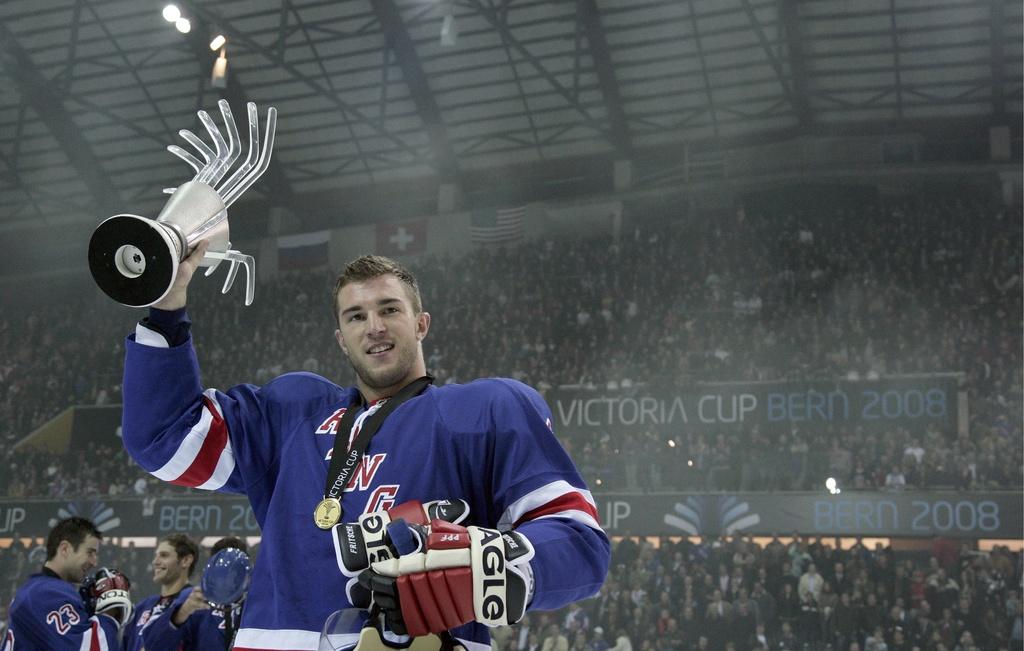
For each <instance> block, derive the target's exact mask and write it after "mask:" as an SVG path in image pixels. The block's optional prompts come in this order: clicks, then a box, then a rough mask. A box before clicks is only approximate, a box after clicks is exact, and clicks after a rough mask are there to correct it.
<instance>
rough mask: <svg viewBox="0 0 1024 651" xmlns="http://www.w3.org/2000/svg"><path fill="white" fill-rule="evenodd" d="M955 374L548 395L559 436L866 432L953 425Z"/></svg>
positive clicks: (553, 392) (564, 391) (559, 391)
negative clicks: (733, 430)
mask: <svg viewBox="0 0 1024 651" xmlns="http://www.w3.org/2000/svg"><path fill="white" fill-rule="evenodd" d="M957 381H958V380H957V376H956V375H954V374H942V375H928V376H915V377H900V378H883V379H878V380H862V381H846V380H843V381H831V382H826V381H813V382H750V383H731V382H730V383H716V384H706V385H699V386H693V387H671V386H665V387H641V388H632V389H628V390H618V391H607V390H602V389H583V388H580V389H563V388H553V389H550V390H548V391H547V392H546V393H545V398H546V399H547V401H548V404H549V405H550V406H551V411H552V413H553V414H554V416H555V426H556V430H559V431H588V430H589V431H616V430H619V431H622V430H626V431H633V430H635V429H637V428H644V429H646V428H651V429H655V430H662V431H675V432H678V431H686V430H687V428H700V429H702V430H707V428H708V427H714V426H724V425H741V426H742V425H747V426H753V425H760V426H761V427H762V428H763V427H766V426H769V427H770V426H777V425H786V426H789V427H800V426H813V425H853V426H858V427H862V428H863V429H864V430H865V431H868V432H879V431H885V430H891V428H893V427H895V426H903V427H907V428H910V429H920V428H923V427H924V426H926V425H928V424H931V423H935V424H937V425H939V426H942V427H944V428H950V429H953V428H955V427H956V424H957V406H958V403H957Z"/></svg>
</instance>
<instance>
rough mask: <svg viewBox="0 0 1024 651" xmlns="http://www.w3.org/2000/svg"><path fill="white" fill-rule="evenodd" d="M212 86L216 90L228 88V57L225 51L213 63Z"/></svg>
mask: <svg viewBox="0 0 1024 651" xmlns="http://www.w3.org/2000/svg"><path fill="white" fill-rule="evenodd" d="M210 85H211V86H213V87H214V88H227V87H228V57H227V53H226V52H225V51H224V50H221V51H220V56H218V57H217V60H216V61H214V62H213V70H212V71H211V72H210Z"/></svg>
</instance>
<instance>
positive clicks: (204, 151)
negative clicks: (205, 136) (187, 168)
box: [178, 129, 214, 181]
mask: <svg viewBox="0 0 1024 651" xmlns="http://www.w3.org/2000/svg"><path fill="white" fill-rule="evenodd" d="M178 135H179V136H181V137H182V138H184V139H185V141H186V142H187V143H188V144H190V145H192V146H193V147H195V148H196V151H198V152H199V153H200V154H201V155H202V157H203V159H204V161H205V162H204V163H203V168H202V169H201V170H199V173H198V174H196V175H195V177H193V179H192V180H193V181H198V180H199V177H201V176H202V174H203V172H205V171H206V169H207V168H208V167H209V166H210V163H212V162H213V159H214V153H213V150H212V149H210V147H209V146H207V144H206V143H205V142H203V141H202V140H200V139H199V137H198V136H197V135H196V134H194V133H192V132H191V131H189V130H188V129H182V130H181V131H179V132H178Z"/></svg>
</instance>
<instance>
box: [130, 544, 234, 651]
mask: <svg viewBox="0 0 1024 651" xmlns="http://www.w3.org/2000/svg"><path fill="white" fill-rule="evenodd" d="M232 547H233V548H235V549H241V550H242V551H244V552H248V546H247V545H246V544H245V542H244V541H243V540H241V539H239V538H236V537H234V536H228V537H226V538H221V539H220V540H218V541H217V542H216V543H214V545H213V549H212V550H211V552H210V553H211V555H214V554H216V553H217V552H219V551H220V550H222V549H228V548H232ZM242 603H243V602H242V601H239V602H238V603H236V604H231V605H228V606H227V607H218V608H211V607H210V603H209V602H208V601H207V600H206V596H205V595H204V594H203V591H202V589H201V588H199V587H195V588H193V587H186V588H185V589H183V590H182V591H181V593H180V594H179V595H178V596H177V597H176V598H175V600H174V603H173V604H171V606H170V607H169V608H167V609H166V610H165V611H164V612H163V614H161V615H160V617H159V618H157V619H156V620H155V621H151V622H150V625H149V626H147V627H146V629H145V630H144V631H143V633H142V637H143V639H144V640H145V650H146V651H223V650H226V649H230V648H231V646H230V645H231V642H232V641H233V640H234V636H235V633H236V632H237V630H238V623H239V621H240V617H241V614H242Z"/></svg>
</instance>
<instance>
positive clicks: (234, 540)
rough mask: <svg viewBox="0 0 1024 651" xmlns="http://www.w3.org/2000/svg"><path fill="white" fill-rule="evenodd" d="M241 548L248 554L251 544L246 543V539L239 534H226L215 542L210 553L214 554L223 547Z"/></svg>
mask: <svg viewBox="0 0 1024 651" xmlns="http://www.w3.org/2000/svg"><path fill="white" fill-rule="evenodd" d="M231 548H234V549H241V550H242V551H243V552H245V553H246V554H248V553H249V545H246V544H245V541H244V540H242V539H241V538H239V537H237V536H225V537H224V538H221V539H220V540H218V541H217V542H215V543H213V548H212V549H210V555H211V556H213V555H214V554H216V553H217V552H219V551H221V550H223V549H231Z"/></svg>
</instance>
